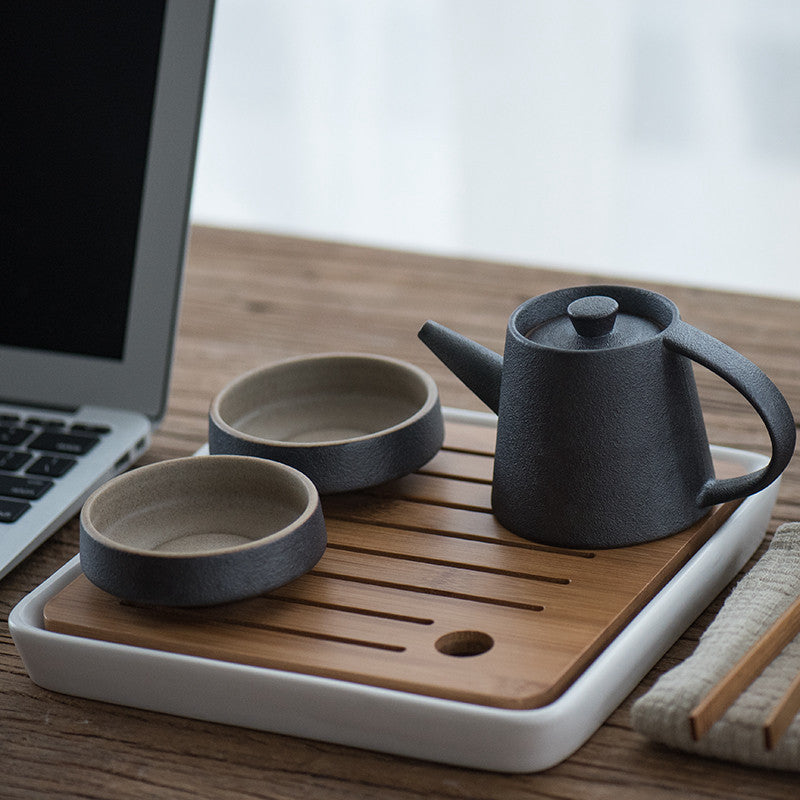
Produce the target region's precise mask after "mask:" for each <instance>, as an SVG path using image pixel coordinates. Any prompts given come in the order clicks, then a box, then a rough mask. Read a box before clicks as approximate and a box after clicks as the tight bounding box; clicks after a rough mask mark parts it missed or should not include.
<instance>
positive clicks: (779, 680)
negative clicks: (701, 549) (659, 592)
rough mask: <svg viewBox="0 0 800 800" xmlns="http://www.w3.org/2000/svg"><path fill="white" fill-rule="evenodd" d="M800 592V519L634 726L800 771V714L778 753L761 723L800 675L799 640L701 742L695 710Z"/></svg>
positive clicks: (639, 711)
mask: <svg viewBox="0 0 800 800" xmlns="http://www.w3.org/2000/svg"><path fill="white" fill-rule="evenodd" d="M798 595H800V522H791V523H788V524H786V525H782V526H781V527H780V528H779V529H778V530H777V532H776V533H775V537H774V538H773V541H772V543H771V544H770V546H769V548H768V549H767V551H766V552H765V553H764V555H763V556H762V557H761V559H759V561H758V563H756V564H755V565H754V566H753V568H752V569H751V570H750V571H749V572H748V573H747V574H746V575H745V576H744V577H743V578H742V579H741V580H740V581H739V583H738V584H737V585H736V587H735V588H734V590H733V592H732V593H731V595H730V596H729V597H728V599H727V600H726V601H725V604H724V605H723V607H722V608H721V609H720V611H719V613H718V614H717V617H716V619H715V620H714V622H713V623H712V624H711V625H710V626H709V627H708V629H707V630H706V632H705V633H704V634H703V635H702V637H701V638H700V641H699V642H698V644H697V647H696V648H695V651H694V653H692V655H691V656H690V657H689V658H687V659H686V660H685V661H684V662H683V663H682V664H679V665H678V666H677V667H675V668H674V669H672V670H670V671H669V672H667V673H665V674H664V675H662V676H661V678H659V680H658V681H657V682H656V684H655V685H654V686H653V688H652V689H650V691H649V692H647V694H645V695H644V696H643V697H641V698H640V699H639V700H637V701H636V703H634V705H633V708H632V710H631V718H632V723H633V727H634V728H635V729H636V730H637V731H639V732H641V733H643V734H644V735H645V736H647V737H649V738H651V739H653V740H655V741H658V742H662V743H664V744H667V745H670V746H672V747H676V748H679V749H682V750H687V751H690V752H693V753H698V754H702V755H708V756H714V757H717V758H720V759H725V760H729V761H738V762H740V763H742V764H751V765H758V766H766V767H775V768H779V769H790V770H800V714H798V716H796V717H795V719H794V720H793V721H792V724H791V725H790V726H789V728H788V730H787V731H786V733H784V735H783V737H782V738H781V740H780V742H779V743H778V746H777V747H776V748H775V749H774V750H771V751H769V750H766V749H765V747H764V739H763V732H762V726H763V724H764V721H765V720H766V718H767V716H768V715H769V713H770V711H771V710H772V709H773V707H774V706H775V704H776V703H777V702H778V700H780V698H781V697H782V696H783V693H784V692H785V691H786V689H787V688H788V686H789V684H790V683H791V681H792V679H793V678H794V676H795V675H797V673H798V672H800V636H798V637H796V638H795V639H794V641H792V642H790V643H789V644H788V645H787V646H786V648H784V650H783V652H782V653H781V654H780V655H779V656H778V657H777V658H776V659H775V660H774V661H773V662H772V663H771V664H770V665H769V666H768V667H767V668H766V669H765V670H764V672H762V673H761V675H760V676H759V677H758V678H757V679H756V680H755V681H754V682H753V683H752V684H751V685H750V687H749V688H748V689H747V690H746V691H745V692H744V693H743V694H742V695H740V697H739V698H738V699H737V700H736V702H735V703H734V704H733V705H732V706H731V707H730V708H729V709H728V710H727V712H726V713H725V715H724V716H723V717H722V718H721V719H720V720H719V721H718V722H717V723H716V724H715V725H714V726H713V727H712V729H711V730H710V731H709V732H708V733H706V734H705V736H703V737H702V738H701V740H700V741H699V742H695V741H693V740H692V737H691V733H690V731H689V712H690V711H691V710H692V709H693V708H694V707H695V705H697V703H698V702H699V701H700V700H701V699H702V698H703V697H705V695H706V694H708V692H709V691H710V690H711V689H712V688H713V687H714V686H715V685H716V684H717V683H718V682H719V681H720V679H721V678H722V677H724V675H725V674H726V673H727V672H728V670H729V669H730V668H731V667H732V666H733V665H734V664H735V663H736V662H737V661H738V660H739V659H740V658H741V657H742V656H743V655H744V654H745V653H746V652H747V651H748V650H749V649H750V647H751V646H752V645H753V644H755V642H756V641H757V640H758V639H759V638H760V637H761V636H762V635H763V634H764V633H765V632H766V631H767V630H768V629H769V627H770V625H772V623H773V622H775V620H776V619H777V618H778V617H779V616H780V615H781V614H782V613H783V612H784V611H785V610H786V609H787V608H788V607H789V605H791V603H792V602H793V601H794V600H795V598H796V597H797V596H798Z"/></svg>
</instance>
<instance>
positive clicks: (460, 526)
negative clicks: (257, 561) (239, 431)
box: [44, 421, 738, 709]
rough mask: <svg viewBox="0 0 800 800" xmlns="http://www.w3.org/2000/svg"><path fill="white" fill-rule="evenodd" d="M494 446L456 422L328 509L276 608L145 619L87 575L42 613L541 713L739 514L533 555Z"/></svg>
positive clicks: (90, 626) (122, 638) (158, 643)
mask: <svg viewBox="0 0 800 800" xmlns="http://www.w3.org/2000/svg"><path fill="white" fill-rule="evenodd" d="M493 443H494V429H493V428H491V427H486V426H482V425H479V424H468V423H460V422H452V421H450V422H448V424H447V436H446V441H445V446H444V448H443V449H442V451H441V452H440V453H439V454H438V455H437V456H436V457H435V458H434V459H433V460H432V461H431V462H429V463H428V464H427V465H426V466H425V467H424V468H423V469H421V470H420V471H419V472H418V473H416V474H414V475H410V476H407V477H406V478H402V479H400V480H398V481H395V482H393V483H391V484H387V485H385V486H381V487H377V488H376V489H373V490H370V491H368V492H363V493H359V494H354V495H346V496H345V495H342V496H337V497H329V498H326V499H325V501H324V511H325V517H326V521H327V525H328V539H329V544H328V549H327V551H326V553H325V555H324V556H323V558H322V560H321V561H320V562H319V563H318V565H317V566H316V567H315V568H314V569H313V570H312V571H311V572H310V573H309V574H307V575H305V576H303V577H301V578H299V579H298V580H295V581H293V582H292V583H291V584H289V585H287V586H284V587H281V588H279V589H276V590H274V591H273V592H271V593H269V594H267V595H264V596H262V597H258V598H254V599H251V600H245V601H241V602H238V603H231V604H228V605H225V606H220V607H215V608H202V609H165V608H144V607H140V606H134V605H131V604H127V603H124V602H122V601H120V600H118V599H117V598H115V597H112V596H110V595H108V594H106V593H104V592H102V591H101V590H99V589H97V588H96V587H95V586H93V585H92V584H91V583H89V581H88V580H87V579H86V578H85V577H84V576H83V575H80V576H79V577H78V578H77V579H76V580H74V581H73V582H72V583H70V584H69V585H68V586H67V587H66V588H64V589H63V590H62V591H61V592H60V593H58V594H57V595H56V596H54V597H53V598H51V599H50V600H49V601H48V603H47V605H46V607H45V614H44V617H45V626H46V628H47V629H48V630H50V631H55V632H59V633H66V634H73V635H77V636H82V637H85V638H90V639H100V640H105V641H109V642H116V643H119V644H127V645H134V646H141V647H148V648H155V649H158V650H164V651H167V652H174V653H183V654H188V655H194V656H200V657H207V658H213V659H219V660H222V661H231V662H236V663H242V664H248V665H253V666H260V667H268V668H273V669H278V670H285V671H291V672H295V673H301V674H310V675H317V676H322V677H328V678H335V679H339V680H345V681H352V682H358V683H362V684H366V685H369V686H376V687H384V688H388V689H397V690H401V691H406V692H413V693H416V694H420V695H424V696H429V697H441V698H445V699H449V700H457V701H463V702H468V703H475V704H480V705H484V706H492V707H497V708H508V709H533V708H538V707H541V706H543V705H547V704H548V703H550V702H552V701H553V700H554V699H556V698H557V697H559V696H560V695H561V694H562V693H563V692H564V691H565V689H567V688H568V687H569V686H570V684H571V683H572V682H573V681H574V680H575V679H576V678H577V677H578V676H579V675H580V674H581V673H582V671H583V670H584V669H585V668H586V667H587V665H588V664H590V663H591V662H592V660H593V659H594V658H596V656H597V655H598V654H599V653H600V652H601V651H602V650H603V648H604V647H606V646H607V645H608V644H609V643H610V642H611V641H612V640H613V638H614V637H615V636H616V634H617V633H619V631H620V630H622V629H623V628H624V627H625V625H627V623H628V622H630V620H631V619H632V618H633V617H634V616H635V615H636V613H637V612H638V611H639V610H641V608H642V607H643V606H644V605H645V604H646V603H647V602H648V601H649V600H650V599H651V598H652V597H653V596H654V595H655V594H656V593H657V592H658V591H659V590H660V589H661V588H662V587H663V586H664V585H665V584H666V583H667V581H669V580H670V578H672V577H673V576H674V575H675V574H676V573H677V572H678V570H679V569H680V568H681V567H682V566H683V565H684V564H685V563H686V562H687V561H688V560H689V558H690V557H691V556H692V555H693V554H694V553H695V552H696V551H697V550H698V549H699V548H700V547H701V546H702V545H703V543H704V542H705V541H706V540H707V539H708V538H709V537H710V536H711V534H712V533H713V532H714V531H715V530H717V528H718V527H719V526H720V525H721V524H722V523H723V522H724V521H725V520H726V519H727V518H728V517H729V516H730V514H731V513H732V512H733V510H734V508H735V507H736V506H737V505H738V504H737V503H731V504H726V505H724V506H719V507H717V508H715V509H713V510H712V511H711V512H710V513H709V514H708V515H707V516H706V517H704V518H703V519H702V520H701V521H700V522H699V523H697V524H696V525H694V526H693V527H692V528H689V529H688V530H686V531H683V532H681V533H679V534H676V535H675V536H671V537H669V538H666V539H662V540H659V541H656V542H650V543H648V544H644V545H637V546H633V547H627V548H618V549H614V550H597V551H586V550H567V549H558V548H553V547H548V546H544V545H538V544H536V543H534V542H529V541H527V540H524V539H521V538H519V537H517V536H514V535H513V534H511V533H509V532H508V531H506V530H505V529H504V528H503V527H502V526H501V525H499V524H498V523H497V521H496V520H495V519H494V517H493V516H492V514H491V511H490V506H489V502H490V488H491V487H490V485H489V484H490V481H491V471H492V448H493ZM715 465H716V468H717V474H718V475H720V476H723V477H724V476H727V474H728V473H729V472H730V471H731V470H732V471H734V472H735V467H731V466H730V465H726V463H725V462H724V461H718V462H717V463H716V464H715Z"/></svg>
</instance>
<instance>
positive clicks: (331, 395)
mask: <svg viewBox="0 0 800 800" xmlns="http://www.w3.org/2000/svg"><path fill="white" fill-rule="evenodd" d="M435 398H436V390H435V386H434V385H433V381H432V380H431V379H430V378H428V377H427V376H426V375H425V373H423V372H422V371H421V370H417V369H416V368H413V367H411V366H410V365H406V364H402V363H399V362H395V361H393V360H389V359H382V358H377V357H374V358H373V357H369V356H363V357H361V356H346V355H342V356H338V355H331V356H320V357H313V358H307V359H298V360H294V361H289V362H283V363H281V364H277V365H275V366H274V367H268V368H266V369H264V370H258V371H256V372H253V373H250V374H248V375H246V376H244V377H243V378H241V379H240V380H238V381H236V382H235V383H234V384H232V385H231V386H229V387H228V388H227V389H226V390H224V391H223V392H222V393H221V394H220V396H219V398H218V399H217V403H216V409H215V410H216V412H217V415H218V419H219V420H221V421H222V422H223V423H225V424H226V425H227V426H229V428H231V429H233V431H234V432H235V433H237V434H244V435H245V436H249V437H253V438H255V439H262V440H268V441H271V442H289V443H298V444H331V443H334V442H339V441H345V440H352V439H357V438H361V437H367V436H371V435H373V434H376V433H379V432H382V431H385V430H387V429H389V428H393V427H395V426H397V425H400V424H401V423H404V422H407V421H408V420H410V419H411V418H412V417H414V416H416V415H418V414H420V413H422V412H423V411H427V410H428V409H429V407H430V406H431V405H432V404H433V403H434V402H435Z"/></svg>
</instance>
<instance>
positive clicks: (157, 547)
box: [80, 456, 326, 606]
mask: <svg viewBox="0 0 800 800" xmlns="http://www.w3.org/2000/svg"><path fill="white" fill-rule="evenodd" d="M325 545H326V533H325V523H324V520H323V518H322V511H321V507H320V502H319V495H318V493H317V490H316V488H315V487H314V485H313V483H312V482H311V481H310V480H309V479H308V478H307V477H306V476H305V475H302V474H301V473H300V472H298V471H297V470H295V469H292V468H291V467H287V466H286V465H285V464H278V463H275V462H273V461H265V460H263V459H257V458H243V457H237V456H194V457H191V458H179V459H174V460H172V461H163V462H160V463H157V464H152V465H150V466H146V467H140V468H138V469H135V470H133V471H131V472H128V473H125V474H124V475H120V476H119V477H117V478H113V479H112V480H110V481H109V482H108V483H106V484H104V485H103V486H101V487H100V488H99V489H98V490H97V491H95V492H94V493H93V494H92V495H91V496H90V497H89V499H88V500H87V501H86V503H85V504H84V506H83V509H82V510H81V516H80V552H81V566H82V567H83V571H84V573H85V574H86V577H87V578H89V580H90V581H92V583H94V584H95V585H96V586H98V587H100V588H101V589H103V590H105V591H107V592H109V593H111V594H114V595H116V596H118V597H121V598H123V599H125V600H130V601H133V602H139V603H147V604H158V605H167V606H198V605H215V604H217V603H225V602H229V601H231V600H239V599H242V598H244V597H251V596H255V595H258V594H261V593H262V592H266V591H269V590H270V589H274V588H275V587H277V586H281V585H283V584H285V583H288V582H289V581H291V580H293V579H294V578H297V577H299V576H300V575H302V574H303V573H305V572H307V571H308V570H309V569H311V567H313V566H314V564H316V563H317V561H318V560H319V559H320V558H321V556H322V553H323V551H324V550H325Z"/></svg>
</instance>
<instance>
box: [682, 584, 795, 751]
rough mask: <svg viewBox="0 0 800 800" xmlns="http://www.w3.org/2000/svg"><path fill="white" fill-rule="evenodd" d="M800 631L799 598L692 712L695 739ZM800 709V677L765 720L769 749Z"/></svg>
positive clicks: (691, 719) (765, 737)
mask: <svg viewBox="0 0 800 800" xmlns="http://www.w3.org/2000/svg"><path fill="white" fill-rule="evenodd" d="M798 633H800V597H798V598H797V599H796V600H795V601H794V602H793V603H792V604H791V605H790V606H789V608H787V609H786V611H784V612H783V614H781V615H780V617H778V619H777V620H775V622H774V623H773V624H772V626H771V627H770V628H769V630H768V631H767V632H766V633H765V634H764V635H763V636H762V637H761V638H760V639H759V640H758V641H757V642H756V643H755V644H754V645H753V646H752V647H751V648H750V649H749V650H748V651H747V652H746V653H745V654H744V655H743V656H742V657H741V658H740V659H739V661H737V662H736V664H734V665H733V667H732V668H731V669H730V671H729V672H728V673H727V675H725V677H724V678H723V679H722V680H721V681H720V682H719V683H718V684H717V685H716V686H715V687H714V688H713V689H712V690H711V691H710V692H709V693H708V694H707V695H706V696H705V698H703V700H701V701H700V703H698V704H697V705H696V706H695V707H694V708H693V709H692V711H691V712H690V713H689V725H690V727H691V732H692V738H693V739H694V740H695V741H698V740H699V739H700V738H701V737H702V736H703V735H704V734H706V733H707V732H708V731H709V729H710V728H711V726H712V725H713V724H714V723H715V722H716V721H717V720H718V719H719V718H720V717H721V716H722V715H723V714H724V713H725V711H726V710H727V709H728V708H729V707H730V706H731V705H732V703H733V702H734V701H735V700H736V698H737V697H739V695H740V694H742V693H743V692H744V691H745V689H747V687H748V686H749V685H750V684H751V683H752V682H753V681H754V680H755V679H756V678H757V677H758V676H759V675H760V674H761V673H762V672H763V671H764V669H765V668H766V666H767V665H768V664H769V663H770V662H771V661H773V659H775V658H776V657H777V655H778V654H779V653H780V652H781V650H783V648H784V647H786V645H787V644H789V642H791V641H792V639H794V637H795V636H797V634H798ZM798 708H800V676H798V677H797V678H795V680H794V681H793V682H792V685H791V686H790V687H789V689H788V690H787V692H786V694H784V696H783V697H782V698H781V700H780V701H779V702H778V704H777V705H776V706H775V708H774V709H773V710H772V713H771V714H770V716H769V718H768V719H767V721H766V722H765V723H764V740H765V744H766V746H767V748H769V749H772V747H774V746H775V744H777V741H778V739H779V738H780V737H781V735H782V734H783V732H784V731H785V730H786V728H787V727H788V726H789V723H790V722H791V720H792V718H793V717H794V715H795V713H796V712H797V710H798Z"/></svg>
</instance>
